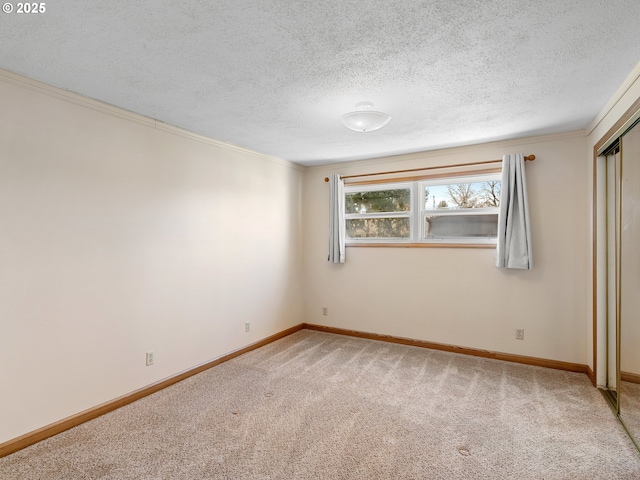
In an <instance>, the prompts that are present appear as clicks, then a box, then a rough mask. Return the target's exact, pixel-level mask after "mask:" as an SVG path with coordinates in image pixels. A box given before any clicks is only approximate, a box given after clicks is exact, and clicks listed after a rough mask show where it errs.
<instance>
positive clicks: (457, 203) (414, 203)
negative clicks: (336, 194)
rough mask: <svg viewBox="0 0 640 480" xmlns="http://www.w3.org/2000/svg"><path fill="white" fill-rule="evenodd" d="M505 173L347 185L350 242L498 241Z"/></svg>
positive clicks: (470, 242) (346, 203)
mask: <svg viewBox="0 0 640 480" xmlns="http://www.w3.org/2000/svg"><path fill="white" fill-rule="evenodd" d="M499 206H500V173H491V174H483V175H473V176H467V177H448V178H439V179H431V180H416V181H413V182H402V183H385V184H377V185H347V186H345V223H346V236H347V243H348V244H366V243H421V244H434V243H436V244H437V243H440V244H452V243H454V244H489V245H492V244H495V243H496V237H497V232H498V210H499Z"/></svg>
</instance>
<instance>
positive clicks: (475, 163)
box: [324, 155, 536, 182]
mask: <svg viewBox="0 0 640 480" xmlns="http://www.w3.org/2000/svg"><path fill="white" fill-rule="evenodd" d="M524 159H525V160H528V161H530V162H532V161H534V160H535V159H536V156H535V155H527V156H526V157H524ZM498 162H502V160H485V161H484V162H472V163H457V164H454V165H438V166H436V167H424V168H410V169H408V170H393V171H390V172H377V173H362V174H360V175H346V176H344V177H342V178H343V179H345V178H358V177H372V176H374V175H391V174H393V173H408V172H422V171H425V170H433V169H436V168H455V167H473V166H475V165H488V164H490V163H498ZM324 181H325V182H328V181H329V177H324Z"/></svg>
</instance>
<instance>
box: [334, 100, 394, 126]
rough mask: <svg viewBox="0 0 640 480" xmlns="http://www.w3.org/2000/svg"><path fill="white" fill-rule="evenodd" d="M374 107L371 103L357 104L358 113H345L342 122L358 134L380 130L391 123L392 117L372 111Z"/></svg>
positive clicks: (341, 118)
mask: <svg viewBox="0 0 640 480" xmlns="http://www.w3.org/2000/svg"><path fill="white" fill-rule="evenodd" d="M372 107H373V103H371V102H360V103H356V111H355V112H349V113H345V114H344V115H342V116H341V117H340V121H341V122H342V123H343V124H344V126H345V127H347V128H350V129H351V130H353V131H356V132H373V131H374V130H378V129H379V128H382V127H384V126H385V125H386V124H387V123H389V120H391V115H388V114H386V113H383V112H376V111H375V110H371V108H372Z"/></svg>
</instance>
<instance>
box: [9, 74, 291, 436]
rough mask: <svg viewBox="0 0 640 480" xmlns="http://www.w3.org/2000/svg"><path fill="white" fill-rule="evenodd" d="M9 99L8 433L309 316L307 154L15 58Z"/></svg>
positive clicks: (106, 398) (81, 407)
mask: <svg viewBox="0 0 640 480" xmlns="http://www.w3.org/2000/svg"><path fill="white" fill-rule="evenodd" d="M0 73H2V72H0ZM0 105H2V108H1V111H0V112H1V113H0V271H1V274H0V327H1V328H0V332H1V333H0V385H1V391H2V394H1V395H0V443H2V442H3V441H6V440H9V439H12V438H15V437H17V436H19V435H22V434H24V433H27V432H29V431H32V430H34V429H37V428H40V427H42V426H45V425H48V424H50V423H52V422H55V421H57V420H60V419H62V418H64V417H67V416H69V415H72V414H75V413H78V412H80V411H82V410H85V409H87V408H90V407H93V406H96V405H98V404H100V403H103V402H105V401H109V400H111V399H114V398H116V397H118V396H120V395H123V394H126V393H129V392H131V391H133V390H136V389H138V388H141V387H144V386H146V385H149V384H151V383H153V382H156V381H158V380H160V379H163V378H166V377H168V376H171V375H173V374H175V373H177V372H180V371H183V370H185V369H189V368H191V367H193V366H195V365H198V364H201V363H203V362H206V361H207V360H210V359H212V358H215V357H218V356H220V355H223V354H225V353H228V352H230V351H233V350H235V349H238V348H240V347H243V346H246V345H248V344H250V343H253V342H255V341H258V340H260V339H262V338H264V337H267V336H269V335H271V334H274V333H276V332H279V331H282V330H284V329H286V328H288V327H291V326H293V325H296V324H299V323H300V322H302V302H301V300H300V299H301V297H302V290H301V259H302V256H301V254H302V252H301V249H300V248H299V246H300V243H301V242H300V222H299V218H300V204H301V182H302V169H301V168H299V167H296V166H294V165H292V164H289V163H287V162H284V161H281V160H277V159H273V158H269V157H265V156H261V155H258V154H255V153H252V152H248V151H244V150H241V149H237V148H232V147H230V146H225V145H222V144H219V143H216V142H213V141H207V140H206V139H198V138H197V137H196V136H190V135H189V134H187V133H186V132H180V131H179V130H177V129H172V128H168V127H166V126H162V125H159V126H157V127H156V124H155V122H154V121H153V120H151V119H147V118H144V117H140V116H137V115H134V114H129V113H127V112H124V111H121V110H118V109H115V108H113V107H108V106H106V105H103V104H100V103H99V102H94V101H91V100H83V99H82V98H80V97H77V96H74V95H71V94H67V93H64V92H62V91H59V90H56V89H53V88H49V87H46V86H43V85H41V84H37V83H36V82H31V81H27V80H26V79H24V80H23V79H20V77H17V76H15V75H11V74H9V73H7V72H4V73H2V74H1V75H0ZM245 321H250V322H251V332H250V333H245V332H244V322H245ZM149 350H153V351H155V365H153V366H151V367H145V352H146V351H149Z"/></svg>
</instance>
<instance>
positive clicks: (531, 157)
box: [524, 155, 536, 162]
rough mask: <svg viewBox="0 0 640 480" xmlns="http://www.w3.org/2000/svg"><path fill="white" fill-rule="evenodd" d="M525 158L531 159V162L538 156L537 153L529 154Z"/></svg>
mask: <svg viewBox="0 0 640 480" xmlns="http://www.w3.org/2000/svg"><path fill="white" fill-rule="evenodd" d="M524 159H525V160H529V161H530V162H532V161H533V160H535V159H536V156H535V155H528V156H526V157H524Z"/></svg>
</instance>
